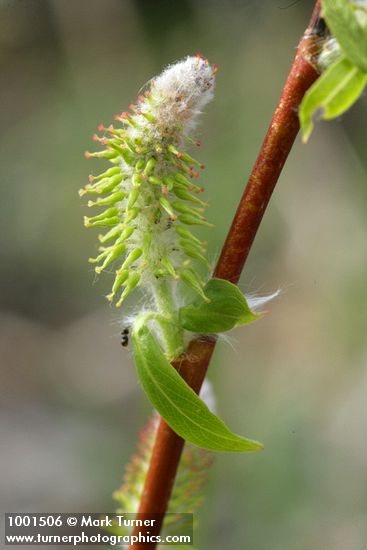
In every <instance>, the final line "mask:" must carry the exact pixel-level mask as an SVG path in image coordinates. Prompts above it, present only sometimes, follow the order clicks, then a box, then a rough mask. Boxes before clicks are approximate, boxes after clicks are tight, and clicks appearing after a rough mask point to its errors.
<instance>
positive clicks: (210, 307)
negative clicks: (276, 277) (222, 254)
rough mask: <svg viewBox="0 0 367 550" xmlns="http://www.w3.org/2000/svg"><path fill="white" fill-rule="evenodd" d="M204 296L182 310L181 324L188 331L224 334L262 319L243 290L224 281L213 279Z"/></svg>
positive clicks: (206, 287)
mask: <svg viewBox="0 0 367 550" xmlns="http://www.w3.org/2000/svg"><path fill="white" fill-rule="evenodd" d="M204 293H205V296H207V297H208V298H209V300H210V302H205V301H204V300H203V299H202V298H201V297H198V298H196V299H195V301H194V302H192V303H191V304H189V305H188V306H185V307H182V308H181V309H180V311H179V316H180V322H181V324H182V326H183V327H184V328H185V329H186V330H190V331H191V332H200V333H204V334H211V333H218V332H225V331H227V330H231V329H232V328H234V327H237V326H239V325H244V324H247V323H252V322H253V321H256V319H258V318H259V315H258V314H256V313H253V312H252V311H251V310H250V308H249V307H248V304H247V302H246V299H245V297H244V296H243V294H242V292H241V291H240V289H239V288H238V287H237V286H236V285H234V284H232V283H230V282H229V281H225V280H224V279H211V280H210V281H209V282H208V284H207V285H206V286H205V288H204Z"/></svg>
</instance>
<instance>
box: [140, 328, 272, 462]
mask: <svg viewBox="0 0 367 550" xmlns="http://www.w3.org/2000/svg"><path fill="white" fill-rule="evenodd" d="M132 342H133V346H134V356H135V364H136V369H137V372H138V376H139V379H140V381H141V384H142V386H143V389H144V391H145V393H146V395H147V397H148V399H149V400H150V402H151V403H152V405H153V407H155V408H156V409H157V411H158V412H159V414H161V415H162V416H163V418H164V419H165V421H166V422H167V424H169V426H170V427H171V428H172V429H173V430H174V431H175V432H176V433H177V434H178V435H180V436H181V437H183V438H184V439H186V440H187V441H190V442H191V443H194V444H195V445H198V446H199V447H203V448H204V449H209V450H212V451H233V452H245V451H257V450H260V449H262V447H263V445H262V444H261V443H259V442H257V441H252V440H251V439H246V438H245V437H241V436H239V435H236V434H234V433H232V432H231V431H230V430H229V429H228V428H227V426H226V425H225V424H224V423H223V422H222V420H220V419H219V418H218V417H217V416H216V415H215V414H213V413H212V412H210V410H209V409H208V407H207V406H206V405H205V403H204V402H203V401H202V400H201V399H200V398H199V397H198V396H197V395H196V393H195V392H194V391H193V390H192V389H191V388H190V387H189V386H188V385H187V384H186V382H185V381H184V380H183V378H181V376H180V375H179V374H178V372H177V371H176V370H175V368H174V367H172V365H170V363H169V362H168V361H167V359H166V358H165V356H164V354H163V352H162V350H161V348H160V346H159V344H158V343H157V341H156V340H155V338H154V336H153V334H152V332H151V330H150V328H149V326H148V324H147V323H146V322H145V321H144V318H142V319H141V320H139V319H138V320H137V321H136V324H135V328H134V330H133V333H132Z"/></svg>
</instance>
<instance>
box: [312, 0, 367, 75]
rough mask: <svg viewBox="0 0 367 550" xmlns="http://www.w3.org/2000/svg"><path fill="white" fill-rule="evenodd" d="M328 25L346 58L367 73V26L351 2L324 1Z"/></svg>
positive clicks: (341, 0)
mask: <svg viewBox="0 0 367 550" xmlns="http://www.w3.org/2000/svg"><path fill="white" fill-rule="evenodd" d="M322 11H323V15H324V17H325V20H326V23H327V25H328V27H329V29H330V30H331V32H332V33H333V35H334V36H335V38H336V39H337V41H338V42H339V44H340V46H341V48H342V50H343V52H344V54H345V55H346V57H347V58H348V59H349V60H350V61H351V63H353V64H354V65H356V66H357V67H358V68H359V69H360V70H361V71H362V72H367V25H364V24H363V19H362V18H361V17H359V15H358V10H356V9H355V8H354V7H353V4H352V3H351V2H349V0H322Z"/></svg>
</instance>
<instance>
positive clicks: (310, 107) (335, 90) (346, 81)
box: [299, 58, 367, 142]
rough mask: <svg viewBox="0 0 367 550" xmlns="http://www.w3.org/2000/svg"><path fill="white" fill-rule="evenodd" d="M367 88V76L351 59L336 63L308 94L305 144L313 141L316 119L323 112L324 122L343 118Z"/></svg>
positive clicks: (302, 109)
mask: <svg viewBox="0 0 367 550" xmlns="http://www.w3.org/2000/svg"><path fill="white" fill-rule="evenodd" d="M366 84H367V74H365V73H362V72H361V71H360V70H359V69H358V67H356V66H355V65H353V64H352V63H351V62H350V61H349V60H348V59H346V58H342V59H339V60H337V61H335V62H334V63H333V64H332V65H330V67H328V69H326V71H325V72H324V73H323V74H322V75H321V76H320V78H319V79H318V80H316V82H315V83H314V84H313V86H311V88H310V89H309V90H308V91H307V93H306V94H305V96H304V98H303V101H302V103H301V106H300V111H299V118H300V122H301V128H302V135H303V141H304V142H306V141H307V140H308V138H309V137H310V135H311V133H312V130H313V127H314V124H313V120H312V117H313V115H314V114H315V113H316V112H317V111H318V110H320V109H321V110H322V115H321V118H323V119H324V120H330V119H332V118H336V117H337V116H339V115H341V114H343V113H344V112H345V111H347V110H348V109H349V108H350V107H351V106H352V105H353V103H355V102H356V101H357V99H358V98H359V96H360V95H361V93H362V92H363V90H364V88H365V86H366Z"/></svg>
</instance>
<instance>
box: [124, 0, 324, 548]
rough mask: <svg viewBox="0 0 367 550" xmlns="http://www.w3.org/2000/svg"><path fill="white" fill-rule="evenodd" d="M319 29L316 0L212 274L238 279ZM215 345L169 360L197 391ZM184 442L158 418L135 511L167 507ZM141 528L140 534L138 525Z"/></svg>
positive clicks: (282, 156)
mask: <svg viewBox="0 0 367 550" xmlns="http://www.w3.org/2000/svg"><path fill="white" fill-rule="evenodd" d="M322 30H323V25H322V20H321V19H320V2H319V1H318V2H316V5H315V8H314V11H313V13H312V17H311V21H310V23H309V26H308V28H307V30H306V32H305V34H304V35H303V37H302V39H301V42H300V44H299V47H298V49H297V53H296V57H295V60H294V62H293V65H292V67H291V70H290V72H289V75H288V78H287V81H286V83H285V86H284V89H283V92H282V95H281V98H280V101H279V103H278V106H277V108H276V110H275V113H274V115H273V118H272V121H271V123H270V126H269V129H268V132H267V134H266V137H265V140H264V142H263V144H262V147H261V150H260V153H259V156H258V158H257V160H256V163H255V165H254V168H253V170H252V172H251V175H250V178H249V180H248V183H247V186H246V189H245V192H244V194H243V197H242V198H241V201H240V203H239V206H238V208H237V212H236V214H235V217H234V219H233V222H232V226H231V228H230V230H229V233H228V236H227V239H226V241H225V244H224V246H223V250H222V253H221V256H220V258H219V261H218V264H217V266H216V269H215V271H214V276H216V277H220V278H222V279H228V280H229V281H232V282H233V283H237V282H238V280H239V277H240V275H241V272H242V269H243V266H244V264H245V261H246V259H247V256H248V254H249V251H250V249H251V246H252V243H253V241H254V238H255V235H256V233H257V230H258V228H259V225H260V223H261V220H262V217H263V214H264V212H265V209H266V206H267V204H268V202H269V199H270V197H271V194H272V192H273V190H274V187H275V185H276V183H277V181H278V178H279V175H280V173H281V170H282V168H283V166H284V163H285V161H286V159H287V157H288V154H289V152H290V150H291V148H292V145H293V142H294V140H295V138H296V136H297V133H298V131H299V121H298V107H299V104H300V102H301V100H302V98H303V96H304V94H305V92H306V91H307V90H308V88H309V87H310V86H311V84H312V83H313V82H314V81H315V80H316V78H317V77H318V72H317V70H316V69H315V66H314V64H313V62H312V61H313V58H314V55H315V49H316V48H317V44H318V43H319V42H320V40H319V39H318V36H319V35H320V34H322ZM214 347H215V339H214V338H201V339H196V340H194V341H192V342H191V343H190V345H189V348H188V351H187V354H186V355H185V356H184V358H182V359H181V360H176V361H175V362H174V366H175V367H176V368H177V369H178V370H179V372H180V374H181V375H182V377H183V378H184V379H185V380H186V382H187V383H188V384H189V385H190V386H191V387H192V388H193V389H194V390H195V391H196V392H197V393H198V392H199V391H200V388H201V385H202V383H203V380H204V378H205V374H206V371H207V368H208V366H209V362H210V359H211V356H212V353H213V350H214ZM183 445H184V440H183V439H182V438H181V437H179V436H178V435H177V434H176V433H175V432H173V431H172V430H171V428H170V427H169V426H168V425H167V424H166V422H165V421H164V420H163V419H161V421H160V424H159V427H158V431H157V436H156V441H155V445H154V448H153V453H152V457H151V462H150V466H149V470H148V474H147V478H146V481H145V486H144V490H143V494H142V498H141V502H140V507H139V513H142V514H145V513H147V514H148V513H161V514H164V513H165V512H166V509H167V506H168V502H169V498H170V495H171V490H172V487H173V484H174V480H175V476H176V471H177V467H178V464H179V461H180V456H181V452H182V448H183ZM162 517H163V516H162ZM160 523H161V522H157V523H156V525H155V527H154V528H152V527H149V532H150V533H149V534H150V536H152V535H157V534H159V532H160V529H161V524H160ZM138 532H139V529H137V530H136V532H135V533H134V534H135V535H138ZM140 532H141V533H142V534H144V532H143V531H142V530H141V528H140ZM155 547H156V545H155V544H149V545H147V544H145V545H141V546H140V545H134V546H131V547H130V549H131V550H138V549H144V548H145V549H146V548H150V549H154V548H155Z"/></svg>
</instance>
